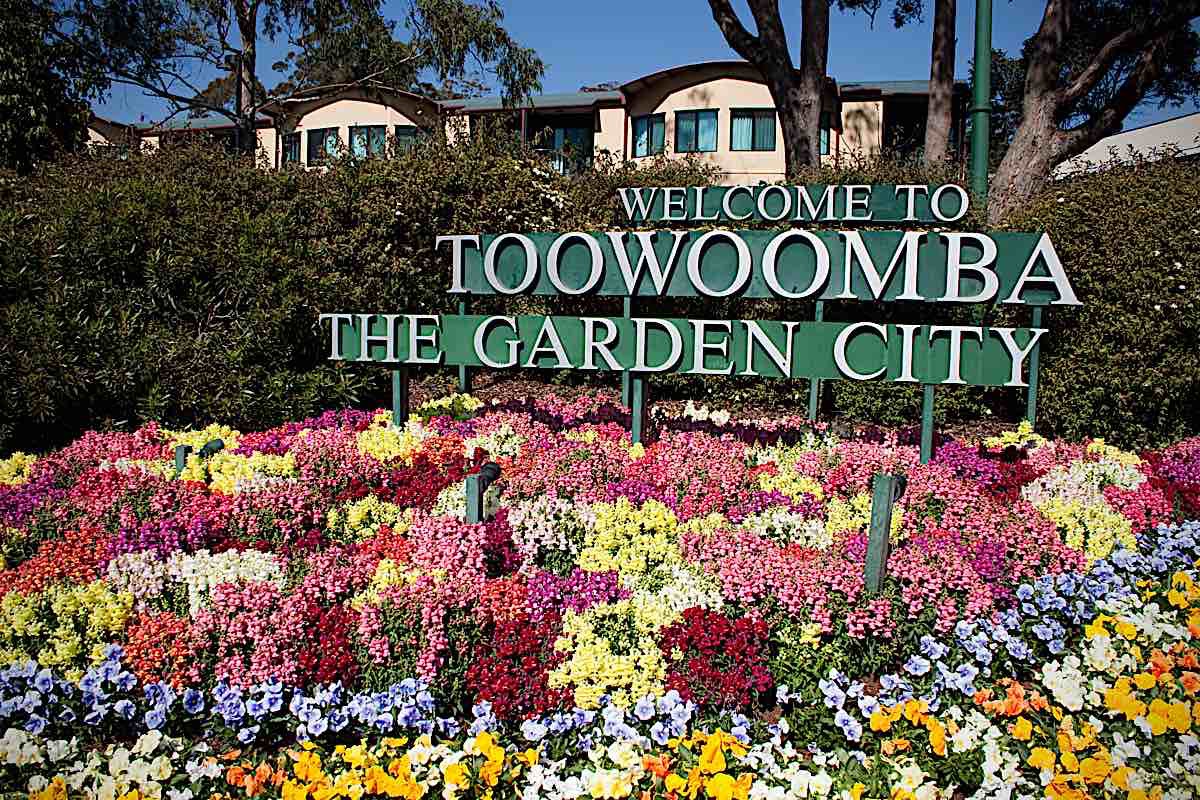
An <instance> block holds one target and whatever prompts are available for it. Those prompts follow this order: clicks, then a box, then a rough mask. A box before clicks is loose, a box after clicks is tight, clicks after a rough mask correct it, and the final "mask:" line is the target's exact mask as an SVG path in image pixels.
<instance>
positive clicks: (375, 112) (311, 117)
mask: <svg viewBox="0 0 1200 800" xmlns="http://www.w3.org/2000/svg"><path fill="white" fill-rule="evenodd" d="M430 124H431V121H430V120H429V119H427V118H426V115H425V114H422V113H418V110H417V108H416V107H415V104H414V108H412V109H409V110H406V111H400V110H398V109H396V108H394V107H393V106H390V105H385V104H384V103H377V102H372V101H369V100H353V99H344V100H335V101H334V102H332V103H330V104H329V105H326V106H321V107H320V108H317V109H314V110H312V111H310V112H308V113H307V114H305V115H304V116H302V117H301V118H300V120H299V121H298V122H297V124H296V127H295V131H297V132H298V133H300V135H301V136H300V161H301V163H305V164H307V163H308V135H307V133H306V131H310V130H315V129H320V128H337V129H338V138H339V139H341V142H342V144H343V145H344V146H346V147H349V145H350V128H352V127H354V126H356V125H387V126H388V135H389V136H390V135H391V134H392V133H393V131H392V129H391V126H393V125H419V126H428V125H430ZM273 147H274V143H272V148H273ZM270 152H271V153H274V149H272V150H271V151H270Z"/></svg>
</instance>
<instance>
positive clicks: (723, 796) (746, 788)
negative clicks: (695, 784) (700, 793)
mask: <svg viewBox="0 0 1200 800" xmlns="http://www.w3.org/2000/svg"><path fill="white" fill-rule="evenodd" d="M752 780H753V778H752V776H750V775H749V774H742V775H740V776H738V779H737V780H736V781H735V780H734V779H733V778H732V777H730V776H729V775H726V774H725V773H723V772H722V773H720V774H717V775H713V776H712V777H711V778H709V779H708V782H707V783H705V784H704V793H705V794H707V795H708V796H709V797H710V798H712V800H746V798H748V797H749V796H750V783H751V781H752Z"/></svg>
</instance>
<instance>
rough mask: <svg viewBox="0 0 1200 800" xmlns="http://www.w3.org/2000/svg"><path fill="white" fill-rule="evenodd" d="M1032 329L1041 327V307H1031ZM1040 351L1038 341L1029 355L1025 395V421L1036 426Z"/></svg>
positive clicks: (1040, 346)
mask: <svg viewBox="0 0 1200 800" xmlns="http://www.w3.org/2000/svg"><path fill="white" fill-rule="evenodd" d="M1033 327H1035V328H1040V327H1042V307H1041V306H1034V307H1033ZM1041 349H1042V343H1041V342H1040V341H1039V342H1038V343H1037V344H1035V345H1034V346H1033V352H1032V353H1030V354H1029V391H1028V393H1027V394H1026V395H1025V419H1027V420H1029V424H1030V425H1037V395H1038V362H1039V361H1040V360H1041V359H1040V357H1039V356H1040V355H1041V354H1040V352H1039V351H1040V350H1041Z"/></svg>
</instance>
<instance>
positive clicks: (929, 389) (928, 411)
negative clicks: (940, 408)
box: [921, 383, 933, 464]
mask: <svg viewBox="0 0 1200 800" xmlns="http://www.w3.org/2000/svg"><path fill="white" fill-rule="evenodd" d="M923 388H924V390H925V392H924V395H923V396H922V397H921V463H922V464H928V463H929V461H930V459H932V458H933V384H932V383H927V384H925V386H924V387H923Z"/></svg>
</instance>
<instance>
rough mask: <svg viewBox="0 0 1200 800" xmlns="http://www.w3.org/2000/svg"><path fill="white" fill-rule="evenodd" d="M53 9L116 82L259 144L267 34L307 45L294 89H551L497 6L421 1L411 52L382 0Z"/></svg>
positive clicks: (105, 1) (61, 28)
mask: <svg viewBox="0 0 1200 800" xmlns="http://www.w3.org/2000/svg"><path fill="white" fill-rule="evenodd" d="M46 2H52V3H54V5H55V8H56V12H57V14H56V23H57V24H56V26H55V31H54V34H55V36H56V37H57V38H58V40H59V41H62V42H76V43H77V45H78V46H79V48H80V49H81V50H82V51H83V52H85V53H86V54H87V56H88V58H89V59H90V60H91V63H92V64H94V65H95V66H96V68H97V69H99V70H102V71H103V72H104V74H105V75H106V76H107V78H108V79H109V80H111V81H112V82H114V83H119V84H126V85H130V86H135V87H138V88H140V89H142V90H143V91H145V92H147V93H148V94H150V95H152V96H154V97H157V98H160V99H162V100H164V101H166V102H167V104H168V105H169V107H170V108H171V110H172V112H173V113H180V112H183V111H188V112H201V113H210V114H218V115H221V116H225V117H227V118H228V119H229V120H230V121H231V122H233V123H234V124H235V125H236V126H237V127H238V128H239V129H241V131H242V133H243V135H242V136H241V137H240V138H241V141H242V142H244V143H246V144H247V145H250V144H252V143H253V142H254V141H255V139H254V135H253V130H254V122H255V117H256V114H257V111H258V109H259V108H261V107H262V106H263V105H264V104H265V103H266V102H267V101H268V100H270V99H272V98H269V97H267V96H265V93H264V92H263V91H262V90H261V88H260V87H261V85H262V84H261V83H260V82H259V79H258V55H257V54H258V44H259V39H260V37H265V39H267V40H270V41H276V40H279V39H281V38H283V37H285V36H286V38H287V40H288V41H289V42H291V43H292V44H294V45H295V46H296V48H297V51H296V52H295V53H294V54H293V61H294V64H295V69H294V71H293V75H292V80H291V81H290V82H289V83H288V84H287V85H286V86H284V87H283V88H284V89H295V88H301V86H305V85H314V82H316V81H321V82H324V81H326V80H328V79H330V78H331V77H333V78H336V77H339V76H346V77H349V78H350V79H352V80H365V79H367V78H370V77H372V74H373V73H378V74H380V75H383V76H385V77H389V78H393V79H397V80H399V79H401V78H397V77H396V76H397V75H400V76H402V78H403V79H404V80H407V81H409V82H411V81H413V80H415V76H416V75H417V74H418V73H420V72H422V71H429V72H432V73H433V74H435V75H436V76H437V77H438V78H440V79H441V80H443V81H447V80H451V79H454V78H458V77H462V76H464V75H465V74H466V73H467V71H468V70H469V69H473V68H479V69H491V70H492V71H493V72H494V74H495V76H496V80H497V82H498V83H499V85H500V86H501V88H502V91H503V92H504V94H505V95H506V96H508V97H523V96H525V95H527V94H528V93H529V92H531V91H533V90H536V89H537V88H540V79H541V75H542V72H543V64H542V62H541V60H540V59H538V58H537V56H536V54H534V53H533V51H532V50H529V49H527V48H523V47H520V46H519V45H518V44H517V43H516V42H515V41H514V40H513V39H512V37H511V36H509V34H508V33H507V31H505V30H504V28H503V27H502V24H501V23H502V21H503V18H504V15H503V13H502V12H501V10H500V7H499V5H498V4H497V3H496V1H495V0H481V2H479V3H476V2H472V0H411V2H410V5H409V9H408V13H407V17H406V20H405V23H406V27H407V29H408V32H409V34H410V36H409V41H408V42H403V43H401V42H396V41H395V40H394V38H393V37H392V31H393V29H394V24H393V23H391V22H388V21H386V20H384V19H383V17H382V13H381V6H382V0H46ZM343 61H346V62H347V63H342V62H343ZM214 73H215V74H216V75H217V76H218V77H219V76H221V75H231V76H235V79H234V80H233V81H232V82H231V85H232V87H233V90H234V92H233V93H234V95H238V94H239V92H238V89H239V88H240V97H241V98H242V102H241V105H240V106H238V105H237V104H236V103H232V104H231V103H229V102H227V98H228V90H227V87H226V89H225V90H222V86H221V85H203V84H205V83H207V82H209V81H210V80H211V78H212V76H213V75H214ZM401 88H403V87H401ZM235 106H236V107H235Z"/></svg>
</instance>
